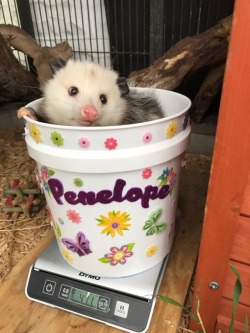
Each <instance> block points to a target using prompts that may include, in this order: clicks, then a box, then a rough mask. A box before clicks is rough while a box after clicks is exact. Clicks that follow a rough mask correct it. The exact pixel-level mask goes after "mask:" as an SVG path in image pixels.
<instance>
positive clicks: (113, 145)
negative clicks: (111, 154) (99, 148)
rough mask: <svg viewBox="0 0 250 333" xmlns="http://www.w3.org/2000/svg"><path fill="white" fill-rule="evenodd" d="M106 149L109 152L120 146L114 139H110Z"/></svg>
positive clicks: (106, 142) (106, 143)
mask: <svg viewBox="0 0 250 333" xmlns="http://www.w3.org/2000/svg"><path fill="white" fill-rule="evenodd" d="M104 144H105V147H106V148H107V149H109V150H112V149H115V148H116V147H117V145H118V143H117V140H116V139H114V138H108V139H107V140H106V141H105V142H104Z"/></svg>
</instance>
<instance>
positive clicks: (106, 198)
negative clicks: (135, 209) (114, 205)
mask: <svg viewBox="0 0 250 333" xmlns="http://www.w3.org/2000/svg"><path fill="white" fill-rule="evenodd" d="M113 200H114V199H113V192H112V191H110V190H102V191H100V192H98V193H97V195H96V202H100V203H102V204H109V203H111V202H112V201H113Z"/></svg>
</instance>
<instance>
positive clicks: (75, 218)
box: [67, 209, 81, 224]
mask: <svg viewBox="0 0 250 333" xmlns="http://www.w3.org/2000/svg"><path fill="white" fill-rule="evenodd" d="M67 216H68V219H69V220H70V221H72V222H73V223H77V224H78V223H80V222H81V216H80V215H79V213H77V212H76V211H75V210H73V209H69V210H67Z"/></svg>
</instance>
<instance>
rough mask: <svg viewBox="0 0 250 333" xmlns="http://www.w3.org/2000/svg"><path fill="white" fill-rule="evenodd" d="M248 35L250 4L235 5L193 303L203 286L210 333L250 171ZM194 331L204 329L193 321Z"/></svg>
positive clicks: (239, 0) (203, 310)
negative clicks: (215, 284) (214, 284)
mask: <svg viewBox="0 0 250 333" xmlns="http://www.w3.org/2000/svg"><path fill="white" fill-rule="evenodd" d="M249 30H250V2H249V1H248V0H236V3H235V10H234V17H233V26H232V33H231V39H230V45H229V53H228V58H227V64H226V71H225V78H224V85H223V91H222V98H221V106H220V111H219V120H218V126H217V135H216V140H215V148H214V155H213V161H212V172H211V177H210V182H209V190H208V196H207V203H206V215H205V219H204V225H203V232H202V239H201V246H200V253H199V260H198V266H197V274H196V286H195V291H194V303H195V295H196V293H197V290H198V287H199V284H200V282H201V281H202V282H203V284H202V287H201V290H200V295H199V298H200V304H201V305H200V312H201V317H202V319H203V321H204V325H205V328H206V331H207V332H209V333H211V332H215V331H214V330H215V325H216V319H217V315H218V312H219V305H220V300H221V296H222V289H223V284H224V280H225V274H226V272H227V268H228V264H229V257H230V253H231V249H232V243H233V239H234V234H235V230H236V227H237V223H238V215H239V213H240V208H241V203H242V200H243V193H244V189H245V186H246V183H247V178H248V173H249V169H250V144H249V142H250V126H249V114H250V103H249V85H250V66H249V54H250V40H249V38H246V31H249ZM211 281H216V282H218V283H219V285H220V288H219V289H218V290H212V289H211V288H210V287H209V283H210V282H211ZM232 292H233V291H232ZM193 311H195V304H193ZM190 328H191V329H193V330H195V329H197V328H200V327H197V325H195V323H193V322H192V323H191V325H190Z"/></svg>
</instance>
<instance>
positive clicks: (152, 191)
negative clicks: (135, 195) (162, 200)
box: [141, 185, 159, 208]
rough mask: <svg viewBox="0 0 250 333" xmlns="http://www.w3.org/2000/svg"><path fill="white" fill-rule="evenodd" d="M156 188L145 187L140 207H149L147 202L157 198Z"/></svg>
mask: <svg viewBox="0 0 250 333" xmlns="http://www.w3.org/2000/svg"><path fill="white" fill-rule="evenodd" d="M158 190H159V188H158V186H152V185H148V186H146V187H145V190H144V193H143V195H142V199H141V205H142V207H143V208H148V207H149V200H150V199H152V200H155V199H157V198H158Z"/></svg>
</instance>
